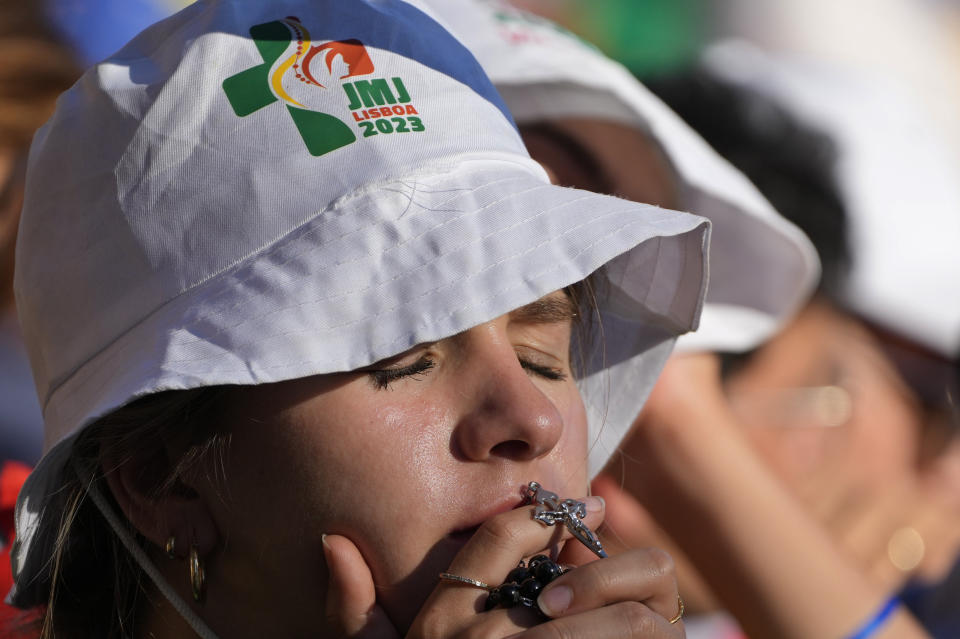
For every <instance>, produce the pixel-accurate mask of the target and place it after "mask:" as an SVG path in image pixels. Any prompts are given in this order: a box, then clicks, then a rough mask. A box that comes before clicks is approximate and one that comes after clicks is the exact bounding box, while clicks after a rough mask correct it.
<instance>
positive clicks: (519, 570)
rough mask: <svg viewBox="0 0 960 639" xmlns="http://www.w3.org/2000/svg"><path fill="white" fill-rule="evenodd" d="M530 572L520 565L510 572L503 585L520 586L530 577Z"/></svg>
mask: <svg viewBox="0 0 960 639" xmlns="http://www.w3.org/2000/svg"><path fill="white" fill-rule="evenodd" d="M530 574H531V573H530V571H529V570H528V569H527V568H525V567H524V566H522V565H520V566H517V567H516V568H514V569H513V570H511V571H510V574H509V575H507V580H506V582H505V583H508V584H511V583H513V584H520V583H523V581H524V580H525V579H526V578H527V577H529V576H530Z"/></svg>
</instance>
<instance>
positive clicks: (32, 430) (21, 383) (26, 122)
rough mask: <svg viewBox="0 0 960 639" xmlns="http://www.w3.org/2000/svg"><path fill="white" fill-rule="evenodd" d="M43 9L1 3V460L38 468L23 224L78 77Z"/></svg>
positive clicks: (38, 426)
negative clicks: (16, 270)
mask: <svg viewBox="0 0 960 639" xmlns="http://www.w3.org/2000/svg"><path fill="white" fill-rule="evenodd" d="M41 6H42V5H40V4H37V3H23V2H17V1H16V0H3V1H2V2H0V428H2V434H3V436H2V437H0V460H7V459H15V460H20V461H22V462H26V463H31V464H32V463H34V462H35V461H36V460H37V458H38V457H39V455H40V448H41V431H42V429H41V426H42V417H41V416H40V408H39V405H38V403H37V399H36V391H35V390H34V389H33V380H32V376H31V374H30V370H29V365H28V364H27V360H26V353H25V352H24V350H23V347H22V344H21V342H20V334H19V329H18V327H17V321H16V312H15V309H14V299H13V257H14V247H15V244H16V237H17V222H18V220H19V216H20V206H21V203H22V199H23V179H24V172H25V167H26V159H27V151H28V149H29V147H30V141H31V139H32V138H33V133H34V131H35V130H36V129H37V127H39V126H40V125H41V124H42V123H43V122H44V121H45V120H46V119H47V118H48V117H49V116H50V114H51V113H53V107H54V102H55V100H56V98H57V96H58V95H59V94H60V93H61V92H62V91H64V90H66V89H67V88H68V87H69V86H70V85H71V84H72V83H73V81H74V80H75V79H76V78H77V77H78V76H79V71H78V70H77V68H76V66H75V64H74V61H73V58H72V56H71V54H70V52H69V51H68V50H67V49H65V48H64V47H63V45H62V44H60V42H59V41H58V40H57V38H56V36H55V35H54V34H53V33H52V32H51V31H50V30H49V29H48V28H47V27H46V25H45V24H44V22H43V17H42V15H41V14H40V13H39V12H40V10H41Z"/></svg>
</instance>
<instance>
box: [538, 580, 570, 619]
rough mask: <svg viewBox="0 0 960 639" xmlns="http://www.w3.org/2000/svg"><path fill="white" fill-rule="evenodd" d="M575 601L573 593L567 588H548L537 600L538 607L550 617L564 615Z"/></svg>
mask: <svg viewBox="0 0 960 639" xmlns="http://www.w3.org/2000/svg"><path fill="white" fill-rule="evenodd" d="M571 601H573V591H572V590H570V588H569V587H567V586H556V587H554V588H548V589H547V590H544V591H543V593H541V595H540V597H539V598H538V599H537V605H539V606H540V610H542V611H543V612H544V613H545V614H546V615H547V616H549V617H556V616H558V615H562V614H563V611H564V610H566V609H567V608H569V607H570V602H571Z"/></svg>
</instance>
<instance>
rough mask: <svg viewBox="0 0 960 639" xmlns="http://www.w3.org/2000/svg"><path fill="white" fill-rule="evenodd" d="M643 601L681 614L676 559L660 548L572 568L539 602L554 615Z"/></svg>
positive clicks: (659, 611)
mask: <svg viewBox="0 0 960 639" xmlns="http://www.w3.org/2000/svg"><path fill="white" fill-rule="evenodd" d="M625 601H640V602H643V603H644V604H645V605H646V606H647V607H648V608H650V609H651V610H653V611H654V612H655V613H657V614H658V615H660V616H661V617H664V618H666V619H670V618H672V617H673V616H674V615H676V614H677V610H678V603H677V579H676V574H675V572H674V565H673V559H672V558H671V557H670V555H669V554H668V553H667V552H665V551H663V550H660V549H659V548H645V549H636V550H630V551H627V552H624V553H621V554H619V555H617V556H616V557H614V558H610V559H601V560H600V561H595V562H592V563H590V564H587V565H585V566H580V567H579V568H577V569H576V570H571V571H570V572H568V573H565V574H564V575H563V576H561V577H559V578H557V579H556V580H555V581H553V582H551V583H550V584H549V585H547V587H546V588H544V590H543V592H542V593H541V594H540V597H539V599H538V601H537V603H538V604H539V606H540V609H541V610H542V611H543V612H544V613H546V614H547V615H548V616H550V617H562V616H569V615H575V614H578V613H581V612H584V611H586V610H592V609H594V608H600V607H603V606H608V605H611V604H616V603H620V602H625Z"/></svg>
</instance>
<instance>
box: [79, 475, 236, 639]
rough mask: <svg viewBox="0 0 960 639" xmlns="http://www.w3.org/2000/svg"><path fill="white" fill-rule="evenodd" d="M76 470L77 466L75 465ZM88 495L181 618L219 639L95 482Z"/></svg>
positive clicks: (199, 633) (205, 637)
mask: <svg viewBox="0 0 960 639" xmlns="http://www.w3.org/2000/svg"><path fill="white" fill-rule="evenodd" d="M74 468H75V469H76V470H78V471H79V469H78V468H76V465H74ZM87 494H89V495H90V498H91V499H92V500H93V503H94V504H96V506H97V509H99V510H100V513H101V514H103V517H104V519H106V520H107V523H108V524H110V527H111V528H113V532H114V533H116V535H117V537H119V538H120V541H121V542H123V545H124V546H126V548H127V550H128V551H129V552H130V554H131V555H132V556H133V559H134V560H135V561H136V562H137V564H139V565H140V568H141V569H143V572H145V573H147V575H149V577H150V579H152V580H153V583H154V584H156V586H157V588H158V589H159V590H160V592H161V593H162V594H163V596H164V597H166V598H167V601H169V602H170V604H171V605H172V606H173V607H174V608H175V609H176V611H177V612H179V613H180V616H181V617H183V618H184V620H185V621H186V622H187V623H188V624H189V625H190V627H191V628H193V631H194V632H195V633H197V636H199V637H200V638H201V639H218V638H217V635H216V634H215V633H214V632H213V630H211V629H210V627H209V626H208V625H207V624H206V623H204V621H203V620H202V619H201V618H200V617H199V616H198V615H197V613H196V612H194V611H193V609H192V608H191V607H190V606H189V605H187V603H186V602H185V601H184V600H183V599H182V598H181V597H180V595H178V594H177V593H176V592H175V591H174V589H173V587H172V586H171V585H170V584H169V583H167V581H166V580H165V579H164V578H163V575H161V574H160V571H159V570H157V567H156V566H154V565H153V562H152V561H150V558H149V557H147V553H145V552H144V551H143V548H141V547H140V544H138V543H137V541H136V540H135V539H134V538H133V535H131V534H130V530H129V529H128V528H127V527H126V526H125V525H124V524H123V522H121V521H120V518H119V517H117V514H116V513H115V512H113V509H112V508H110V504H108V503H107V500H106V499H104V498H103V495H101V494H100V490H99V489H98V488H97V486H96V485H95V484H93V482H89V484H88V488H87Z"/></svg>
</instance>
